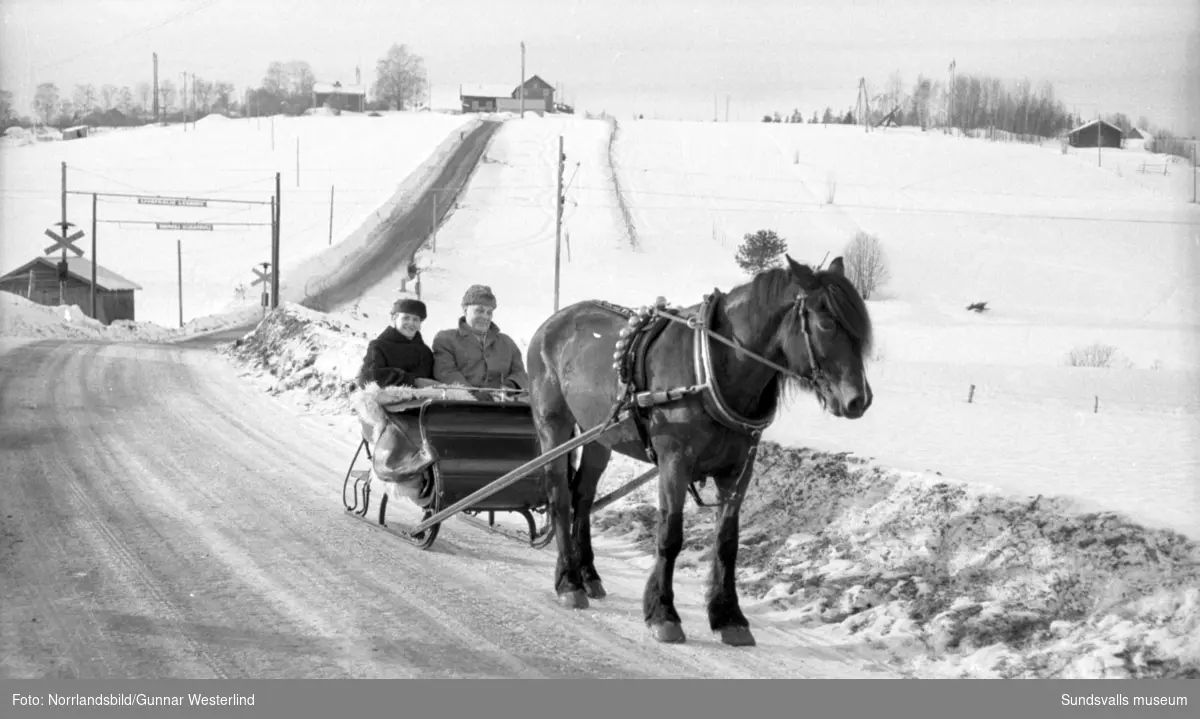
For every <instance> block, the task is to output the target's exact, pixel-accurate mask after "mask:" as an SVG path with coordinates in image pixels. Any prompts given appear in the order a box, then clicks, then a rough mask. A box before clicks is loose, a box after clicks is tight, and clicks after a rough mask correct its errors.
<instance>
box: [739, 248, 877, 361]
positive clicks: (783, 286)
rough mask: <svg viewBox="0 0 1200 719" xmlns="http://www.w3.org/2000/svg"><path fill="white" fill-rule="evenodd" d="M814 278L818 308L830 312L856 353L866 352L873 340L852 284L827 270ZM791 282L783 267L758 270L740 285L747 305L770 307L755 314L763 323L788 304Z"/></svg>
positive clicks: (866, 314)
mask: <svg viewBox="0 0 1200 719" xmlns="http://www.w3.org/2000/svg"><path fill="white" fill-rule="evenodd" d="M815 278H816V280H817V283H818V285H819V289H818V290H817V291H816V292H815V293H813V294H815V295H817V302H818V303H819V307H820V308H821V309H824V310H826V311H828V312H829V313H830V314H831V315H833V318H834V319H835V320H836V321H837V323H838V324H839V325H841V327H842V329H843V330H845V332H846V334H848V335H849V336H850V339H851V340H852V341H853V342H854V344H855V346H856V347H857V349H858V351H859V354H860V355H863V354H866V353H867V352H869V351H870V350H871V346H872V344H873V342H874V330H873V329H872V326H871V314H870V312H868V311H867V305H866V303H865V302H863V299H862V296H861V295H859V293H858V290H856V289H855V288H854V284H853V283H852V282H850V280H849V279H847V278H846V277H845V276H844V275H839V274H837V273H836V272H829V271H828V270H821V271H818V272H816V273H815ZM795 281H796V278H795V277H794V276H793V275H792V272H791V270H790V269H788V268H786V267H775V268H772V269H769V270H765V271H763V272H760V273H758V274H757V275H755V276H754V279H752V280H751V281H750V282H749V284H748V285H743V287H745V288H746V290H747V292H748V294H747V297H746V301H747V302H748V303H749V304H750V306H751V307H755V308H764V309H765V308H771V311H770V312H769V313H768V314H763V315H758V316H759V317H760V318H761V320H762V321H764V322H772V321H776V317H775V315H776V313H777V312H778V311H786V310H787V309H788V308H790V306H791V305H790V302H791V300H792V298H793V296H794V295H792V294H791V293H793V292H794V291H795V290H794V289H793V286H794V283H795Z"/></svg>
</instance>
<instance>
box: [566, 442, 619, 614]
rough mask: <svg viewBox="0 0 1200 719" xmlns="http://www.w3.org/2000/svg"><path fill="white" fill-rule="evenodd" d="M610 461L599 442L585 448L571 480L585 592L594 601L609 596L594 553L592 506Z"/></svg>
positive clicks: (608, 450)
mask: <svg viewBox="0 0 1200 719" xmlns="http://www.w3.org/2000/svg"><path fill="white" fill-rule="evenodd" d="M611 458H612V450H611V449H609V448H608V447H605V446H604V445H602V444H600V443H598V442H594V443H592V444H587V445H584V447H583V457H582V458H581V459H580V461H579V469H577V470H576V471H575V476H574V477H572V478H571V503H572V505H573V506H574V512H575V514H574V517H573V520H574V521H573V522H572V524H573V528H574V531H575V543H576V544H577V545H578V546H579V561H580V564H581V566H582V568H583V588H584V591H586V592H587V595H588V596H589V597H591V598H593V599H599V598H601V597H604V596H606V595H607V594H608V592H606V591H604V584H603V582H601V581H600V573H599V572H598V571H596V556H595V554H594V553H593V552H592V502H594V501H595V500H596V486H597V485H598V484H599V482H600V475H602V474H604V469H605V467H607V466H608V462H609V460H610V459H611Z"/></svg>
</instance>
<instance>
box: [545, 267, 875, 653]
mask: <svg viewBox="0 0 1200 719" xmlns="http://www.w3.org/2000/svg"><path fill="white" fill-rule="evenodd" d="M785 257H786V259H787V266H786V267H776V268H770V269H767V270H764V271H762V272H759V273H758V274H756V275H754V276H753V277H752V278H751V280H750V281H749V282H747V283H745V284H742V285H738V286H736V287H734V288H733V289H732V290H730V291H729V292H728V293H727V294H723V293H721V292H720V290H718V289H715V288H714V290H713V292H712V293H711V294H709V295H706V296H705V301H704V302H703V303H700V304H699V305H691V306H688V307H683V308H679V307H674V308H670V307H668V305H666V303H665V300H664V299H663V298H661V297H660V298H658V302H657V303H656V306H655V307H654V308H648V307H644V308H642V309H641V311H640V312H639V311H634V310H631V309H628V308H622V307H620V306H617V305H612V304H609V303H606V302H603V301H600V300H590V301H582V302H578V303H575V304H572V305H569V306H567V307H564V308H562V309H560V310H558V311H557V312H555V313H554V314H553V315H551V316H550V317H549V318H547V319H546V320H545V321H544V322H543V323H542V324H541V326H540V327H539V328H538V330H537V331H536V332H535V333H534V335H533V338H532V339H531V341H530V346H529V349H528V351H527V364H526V366H527V368H528V371H529V376H530V395H529V400H530V404H531V405H532V407H533V421H534V424H535V427H536V430H537V435H538V441H539V443H540V445H541V450H542V452H543V453H546V452H549V451H550V450H552V449H554V448H555V447H558V446H560V445H562V444H563V443H565V442H568V441H570V439H571V438H572V437H574V436H578V434H580V433H581V432H587V431H589V430H591V429H594V428H597V427H600V426H601V425H602V424H605V423H606V422H607V424H608V425H609V426H610V427H611V428H610V429H608V430H606V431H604V432H603V433H601V434H600V435H599V436H598V437H597V438H595V439H594V440H593V441H591V442H589V443H586V444H584V445H583V448H582V450H581V451H580V456H579V457H578V458H576V457H574V456H572V455H570V454H568V455H564V456H561V457H559V458H558V459H555V460H553V461H552V462H550V463H549V464H547V465H546V467H545V469H544V471H543V476H544V478H545V482H546V491H547V498H548V503H549V509H550V512H551V520H552V521H553V523H554V528H555V539H556V543H557V551H558V559H557V563H556V567H555V574H554V589H555V592H556V594H557V601H558V603H559V604H560V605H562V606H564V607H567V608H572V609H586V608H587V607H588V606H589V603H588V598H589V597H590V598H592V599H600V598H602V597H604V596H605V595H606V591H605V589H604V585H603V582H602V580H601V577H600V573H599V572H598V571H597V570H596V565H595V556H594V554H593V551H592V545H591V521H590V514H591V508H592V503H593V502H594V500H595V497H596V487H597V484H598V482H599V479H600V476H601V475H602V474H603V472H604V470H605V468H606V467H607V465H608V463H609V460H610V459H611V457H612V453H613V452H614V451H615V452H618V453H619V454H623V455H625V456H629V457H632V458H634V459H638V460H641V461H645V462H649V463H651V464H656V465H657V467H658V469H659V477H658V506H659V512H658V526H657V543H656V544H657V546H656V550H655V554H656V557H655V560H656V561H655V565H654V568H653V569H652V570H651V572H650V575H649V577H648V579H647V581H646V585H645V590H644V592H643V602H642V603H643V614H644V619H645V622H646V625H647V627H648V629H649V630H650V632H651V634H652V635H653V637H654V638H655V639H656V640H658V641H659V642H666V643H678V642H684V641H686V635H685V633H684V631H683V628H682V622H681V620H680V617H679V613H678V612H677V611H676V608H675V596H674V589H673V575H674V570H675V560H676V557H677V556H678V554H679V552H680V549H681V547H682V543H683V509H684V504H685V501H686V499H687V493H688V491H689V490H691V491H692V492H693V493H695V489H694V486H693V482H701V483H703V481H704V480H705V479H707V478H711V479H712V480H713V482H714V485H715V487H716V489H717V492H718V497H719V500H720V503H719V506H718V507H717V511H716V520H715V538H714V541H715V551H714V552H713V556H712V564H711V573H710V577H709V583H708V589H707V593H706V601H707V613H708V621H709V626H710V629H711V630H712V631H713V633H714V634H715V635H718V636H719V637H720V639H721V641H722V642H723V643H725V644H730V645H735V646H753V645H754V644H755V643H756V642H755V639H754V635H753V633H752V632H751V631H750V624H749V622H748V621H747V620H746V617H745V615H744V614H743V613H742V610H741V608H740V606H739V603H738V593H737V587H736V582H735V568H736V563H737V547H738V513H739V510H740V508H741V504H742V500H743V498H744V497H745V494H746V490H747V487H748V485H749V482H750V478H751V475H752V473H753V464H754V455H755V452H756V450H757V447H758V442H759V439H760V437H761V435H762V432H763V430H764V429H766V428H767V427H768V426H769V425H770V423H771V422H772V421H773V420H774V418H775V414H776V411H777V408H778V406H779V403H780V401H781V400H782V399H783V398H784V397H785V396H786V395H787V394H789V393H791V392H796V391H803V392H808V393H810V394H813V395H814V396H815V397H816V398H817V400H818V402H819V403H820V404H821V406H822V407H823V408H824V409H825V411H827V412H829V413H830V414H832V415H833V416H835V417H842V418H847V419H857V418H859V417H862V416H863V414H864V413H865V412H866V411H867V410H868V408H870V406H871V402H872V398H873V394H872V391H871V385H870V383H869V382H868V381H867V377H866V371H865V369H864V357H865V356H866V355H867V353H869V351H870V347H871V342H872V328H871V318H870V315H869V313H868V310H867V307H866V304H865V303H864V302H863V300H862V297H861V296H860V295H859V293H858V292H857V291H856V290H855V288H854V285H853V284H852V283H851V282H850V280H848V279H847V277H846V275H845V268H844V265H843V262H842V258H841V257H837V258H836V259H834V261H833V262H831V263H830V266H829V268H828V269H827V270H820V269H819V268H818V269H817V270H814V269H813V268H812V267H810V266H808V265H804V264H800V263H798V262H796V261H795V260H794V259H792V257H791V256H790V255H785ZM712 340H716V341H717V342H716V343H714V342H712ZM610 356H612V357H613V362H612V363H611V364H610V361H609V357H610ZM620 412H624V414H619V413H620ZM695 496H696V498H697V502H699V495H698V494H695Z"/></svg>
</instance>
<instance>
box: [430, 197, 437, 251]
mask: <svg viewBox="0 0 1200 719" xmlns="http://www.w3.org/2000/svg"><path fill="white" fill-rule="evenodd" d="M432 199H433V218H432V219H433V225H432V226H431V227H430V228H429V249H430V250H432V251H433V252H434V253H436V252H437V227H438V215H437V206H438V201H437V200H438V191H437V190H434V191H433V198H432Z"/></svg>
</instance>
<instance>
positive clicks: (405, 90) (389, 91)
mask: <svg viewBox="0 0 1200 719" xmlns="http://www.w3.org/2000/svg"><path fill="white" fill-rule="evenodd" d="M375 77H376V79H375V96H376V97H378V98H379V99H380V100H383V101H384V102H387V103H389V104H394V105H395V106H396V109H397V110H403V109H405V108H407V107H411V106H412V105H414V104H416V101H417V100H418V99H419V98H422V97H424V96H425V87H426V84H425V61H424V60H423V59H422V58H421V56H420V55H414V54H412V53H410V52H409V51H408V48H407V47H405V46H404V45H396V44H393V45H392V46H391V48H389V49H388V52H387V56H386V57H384V58H382V59H380V60H379V62H378V63H376V65H375Z"/></svg>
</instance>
